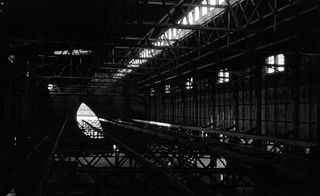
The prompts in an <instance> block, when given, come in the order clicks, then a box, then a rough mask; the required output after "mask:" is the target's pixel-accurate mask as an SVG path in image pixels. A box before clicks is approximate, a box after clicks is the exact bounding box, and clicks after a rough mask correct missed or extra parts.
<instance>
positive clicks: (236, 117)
mask: <svg viewBox="0 0 320 196" xmlns="http://www.w3.org/2000/svg"><path fill="white" fill-rule="evenodd" d="M231 83H232V98H233V107H234V109H233V117H234V124H235V130H236V131H239V84H238V83H239V78H238V76H236V75H234V74H232V73H231Z"/></svg>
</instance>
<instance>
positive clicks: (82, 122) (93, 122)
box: [77, 103, 104, 139]
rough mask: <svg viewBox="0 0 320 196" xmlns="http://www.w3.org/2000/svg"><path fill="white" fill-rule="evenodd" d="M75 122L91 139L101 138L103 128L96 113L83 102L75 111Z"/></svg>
mask: <svg viewBox="0 0 320 196" xmlns="http://www.w3.org/2000/svg"><path fill="white" fill-rule="evenodd" d="M77 122H78V126H79V128H80V129H81V130H82V131H83V134H84V135H86V136H88V137H90V138H91V139H102V138H104V136H103V130H102V127H101V124H100V121H99V119H98V117H97V116H96V114H95V113H94V112H93V111H92V110H91V109H90V108H89V107H88V106H87V105H86V104H84V103H82V104H81V105H80V107H79V109H78V111H77Z"/></svg>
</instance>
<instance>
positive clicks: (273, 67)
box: [265, 54, 285, 74]
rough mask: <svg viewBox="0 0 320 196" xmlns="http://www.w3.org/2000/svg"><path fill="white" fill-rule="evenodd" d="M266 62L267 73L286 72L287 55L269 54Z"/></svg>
mask: <svg viewBox="0 0 320 196" xmlns="http://www.w3.org/2000/svg"><path fill="white" fill-rule="evenodd" d="M265 64H266V67H265V72H266V73H267V74H273V73H279V72H284V70H285V56H284V55H283V54H277V55H272V56H269V57H267V58H266V59H265Z"/></svg>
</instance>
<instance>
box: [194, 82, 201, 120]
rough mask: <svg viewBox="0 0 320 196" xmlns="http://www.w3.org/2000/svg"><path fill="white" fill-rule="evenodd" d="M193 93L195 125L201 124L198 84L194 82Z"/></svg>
mask: <svg viewBox="0 0 320 196" xmlns="http://www.w3.org/2000/svg"><path fill="white" fill-rule="evenodd" d="M192 94H193V104H194V105H193V125H194V126H199V125H200V123H199V99H198V85H197V84H196V83H195V82H194V84H193V88H192Z"/></svg>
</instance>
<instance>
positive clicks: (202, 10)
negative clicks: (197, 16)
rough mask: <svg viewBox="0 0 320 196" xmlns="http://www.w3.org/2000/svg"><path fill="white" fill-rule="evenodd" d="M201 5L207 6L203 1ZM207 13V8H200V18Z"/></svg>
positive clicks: (205, 0) (205, 1)
mask: <svg viewBox="0 0 320 196" xmlns="http://www.w3.org/2000/svg"><path fill="white" fill-rule="evenodd" d="M201 4H202V5H207V0H203V1H202V3H201ZM207 13H208V8H207V7H202V8H201V16H204V15H206V14H207Z"/></svg>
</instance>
